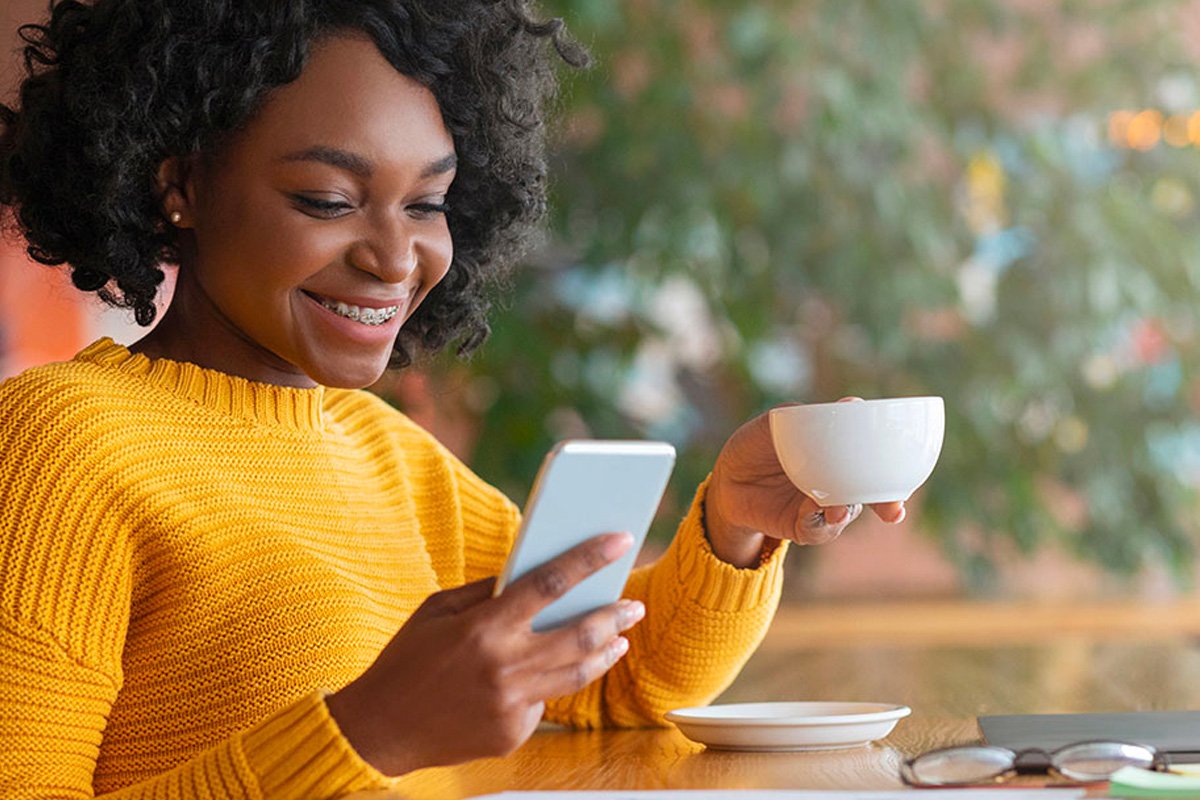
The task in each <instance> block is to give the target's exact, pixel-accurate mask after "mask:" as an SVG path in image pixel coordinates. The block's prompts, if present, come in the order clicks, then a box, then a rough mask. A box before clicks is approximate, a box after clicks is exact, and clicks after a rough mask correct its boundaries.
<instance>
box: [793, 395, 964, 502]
mask: <svg viewBox="0 0 1200 800" xmlns="http://www.w3.org/2000/svg"><path fill="white" fill-rule="evenodd" d="M770 423H771V438H772V440H773V441H774V444H775V453H776V455H777V456H778V457H779V461H780V463H781V464H782V465H783V471H784V472H786V473H787V476H788V478H790V479H791V481H792V483H794V484H795V485H796V488H798V489H799V490H800V491H802V492H804V493H805V494H806V495H808V496H809V497H811V498H812V499H813V500H816V501H817V503H819V504H820V505H822V506H841V505H853V504H855V503H863V504H867V503H886V502H891V501H895V500H907V499H908V498H909V497H911V496H912V493H913V492H915V491H916V490H917V488H918V487H920V485H921V484H923V483H924V482H925V480H926V479H927V478H928V477H929V475H930V473H932V472H933V467H934V465H935V464H937V460H938V454H939V453H941V450H942V437H943V434H944V433H945V428H946V409H945V406H944V404H943V402H942V398H940V397H895V398H887V399H881V400H861V401H857V400H852V401H848V402H842V403H817V404H814V405H801V406H785V407H783V408H773V409H771V412H770Z"/></svg>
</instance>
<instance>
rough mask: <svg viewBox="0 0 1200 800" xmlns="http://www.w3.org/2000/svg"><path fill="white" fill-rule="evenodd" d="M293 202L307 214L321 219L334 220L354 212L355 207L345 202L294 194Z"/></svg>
mask: <svg viewBox="0 0 1200 800" xmlns="http://www.w3.org/2000/svg"><path fill="white" fill-rule="evenodd" d="M292 201H293V202H295V203H296V205H297V207H299V209H300V210H301V211H302V212H304V213H305V214H308V215H309V216H310V217H319V218H321V219H334V218H336V217H340V216H343V215H345V214H347V213H349V212H351V211H353V210H354V206H352V205H351V204H350V203H347V202H346V201H345V200H328V199H325V198H322V197H311V196H309V195H304V194H293V195H292Z"/></svg>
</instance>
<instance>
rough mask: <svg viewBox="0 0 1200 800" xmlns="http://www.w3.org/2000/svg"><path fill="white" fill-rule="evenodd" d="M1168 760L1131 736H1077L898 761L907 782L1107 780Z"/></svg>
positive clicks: (964, 748) (1161, 767) (969, 748)
mask: <svg viewBox="0 0 1200 800" xmlns="http://www.w3.org/2000/svg"><path fill="white" fill-rule="evenodd" d="M1169 765H1170V761H1169V759H1168V758H1167V756H1166V755H1165V754H1163V753H1159V752H1158V751H1157V750H1155V749H1154V748H1153V747H1150V746H1149V745H1143V744H1133V743H1132V742H1108V741H1091V742H1076V743H1074V744H1069V745H1066V746H1064V747H1060V748H1058V749H1057V750H1050V751H1047V750H1042V749H1040V748H1034V747H1031V748H1028V749H1025V750H1018V751H1014V750H1009V749H1008V748H1007V747H995V746H992V745H982V744H981V745H961V746H957V747H945V748H942V749H940V750H931V751H929V752H928V753H922V754H921V755H919V756H916V757H915V758H910V759H908V760H907V761H905V762H904V763H903V764H902V765H901V766H900V779H901V780H903V781H904V782H905V783H906V784H908V785H909V786H926V787H933V786H967V785H970V784H979V783H994V782H999V781H1004V780H1007V779H1009V778H1011V777H1012V776H1013V775H1017V774H1027V773H1039V772H1051V773H1054V774H1057V775H1060V776H1061V777H1063V778H1066V779H1067V780H1070V781H1075V782H1077V783H1093V782H1096V781H1106V780H1108V779H1109V778H1110V777H1112V775H1113V773H1114V772H1116V771H1117V770H1119V769H1121V768H1122V767H1141V768H1142V769H1155V770H1165V769H1167V767H1168V766H1169Z"/></svg>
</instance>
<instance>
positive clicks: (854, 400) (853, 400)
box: [838, 395, 863, 403]
mask: <svg viewBox="0 0 1200 800" xmlns="http://www.w3.org/2000/svg"><path fill="white" fill-rule="evenodd" d="M862 401H863V399H862V398H861V397H857V396H855V395H850V396H848V397H839V398H838V402H839V403H861V402H862Z"/></svg>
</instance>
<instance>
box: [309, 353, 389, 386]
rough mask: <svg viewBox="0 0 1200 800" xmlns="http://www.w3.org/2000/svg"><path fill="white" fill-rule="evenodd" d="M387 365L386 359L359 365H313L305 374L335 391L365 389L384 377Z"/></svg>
mask: <svg viewBox="0 0 1200 800" xmlns="http://www.w3.org/2000/svg"><path fill="white" fill-rule="evenodd" d="M387 364H388V360H387V359H386V358H384V359H382V360H377V361H372V362H365V361H364V362H363V363H359V364H353V363H348V362H347V361H342V362H337V363H323V364H313V365H311V368H309V369H306V370H305V372H306V373H308V377H310V378H312V379H313V380H314V381H316V382H317V383H319V384H321V385H322V386H328V387H330V388H333V389H365V388H367V387H368V386H371V385H372V384H374V383H375V382H376V381H378V380H379V379H380V378H381V377H383V373H384V371H385V370H386V369H387Z"/></svg>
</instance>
